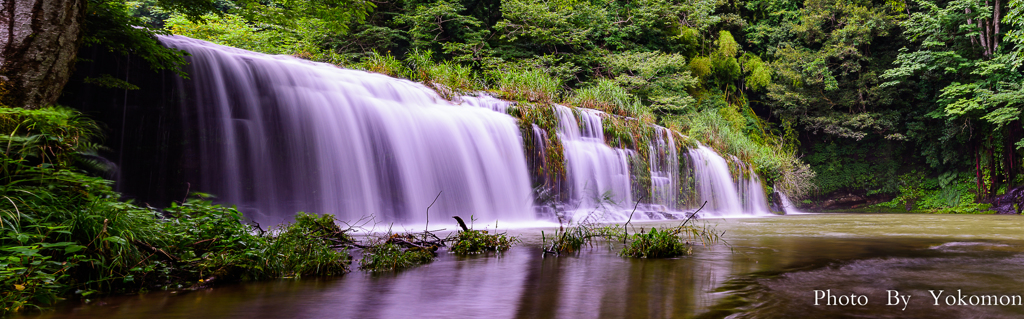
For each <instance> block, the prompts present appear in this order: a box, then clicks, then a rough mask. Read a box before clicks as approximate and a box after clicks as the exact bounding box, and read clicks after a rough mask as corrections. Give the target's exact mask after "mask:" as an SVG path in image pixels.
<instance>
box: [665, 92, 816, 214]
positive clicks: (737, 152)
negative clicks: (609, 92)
mask: <svg viewBox="0 0 1024 319" xmlns="http://www.w3.org/2000/svg"><path fill="white" fill-rule="evenodd" d="M716 113H717V112H713V110H707V111H703V112H700V113H696V114H693V115H691V116H689V117H687V118H685V119H683V120H681V121H680V123H679V124H678V125H679V126H680V127H687V128H688V130H686V131H685V132H686V133H687V134H688V135H689V136H691V137H694V138H696V139H698V140H700V141H702V142H704V143H705V144H706V145H708V146H709V147H711V148H713V149H715V150H717V151H718V152H720V153H725V154H732V155H734V156H736V157H737V158H739V159H740V160H741V161H743V162H745V163H747V164H749V165H751V166H752V167H753V168H754V170H755V171H756V172H757V173H758V174H759V175H761V176H762V177H764V178H765V180H766V181H767V182H768V183H769V184H770V185H774V187H775V189H776V190H778V191H783V192H785V193H786V194H787V195H788V196H789V197H791V198H802V197H803V196H806V195H808V194H809V192H810V191H812V190H813V189H815V188H816V187H821V186H820V184H818V183H817V181H816V180H815V176H816V171H814V170H812V169H811V167H810V166H808V165H807V164H805V163H803V162H802V161H800V160H799V159H797V157H796V154H795V151H794V150H793V149H792V148H790V147H787V145H786V142H785V141H784V140H782V139H777V138H773V139H772V140H769V143H764V144H762V143H758V142H755V141H754V140H752V139H751V138H749V137H747V136H746V135H744V134H743V133H742V132H741V131H739V130H737V128H736V125H734V123H730V122H728V121H727V120H726V119H725V118H723V117H722V116H720V115H719V114H716ZM765 144H767V145H765Z"/></svg>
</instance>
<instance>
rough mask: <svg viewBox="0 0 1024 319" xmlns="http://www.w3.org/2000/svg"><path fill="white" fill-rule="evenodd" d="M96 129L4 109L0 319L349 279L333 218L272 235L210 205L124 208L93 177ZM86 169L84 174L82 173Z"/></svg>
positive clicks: (306, 221)
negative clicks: (76, 306)
mask: <svg viewBox="0 0 1024 319" xmlns="http://www.w3.org/2000/svg"><path fill="white" fill-rule="evenodd" d="M95 128H96V125H95V123H93V122H91V121H89V120H88V119H86V118H84V117H82V116H81V115H80V114H79V113H78V112H76V111H73V110H69V109H61V108H47V109H41V110H22V109H5V108H0V129H2V130H3V131H0V136H2V137H0V147H4V148H5V149H4V150H3V152H2V153H3V155H2V156H0V165H2V170H0V185H2V186H0V247H2V248H0V315H5V314H8V313H12V312H17V311H23V310H26V309H41V308H43V307H47V306H50V305H52V304H54V303H55V302H57V301H59V300H61V299H63V298H67V297H74V298H88V297H90V296H91V295H94V294H108V293H123V292H137V291H142V290H147V289H154V288H156V289H167V288H187V287H189V286H191V285H192V283H195V282H206V284H208V279H210V278H211V277H213V278H215V279H216V280H218V281H223V280H228V281H230V280H252V279H266V278H277V277H292V276H301V275H337V274H342V273H344V272H346V271H347V267H346V265H347V263H348V257H347V254H346V252H345V251H336V250H335V248H336V247H338V246H339V245H344V244H345V243H346V241H349V242H350V241H351V238H350V237H348V235H347V234H346V232H347V231H348V230H342V229H340V228H339V227H338V226H337V225H336V223H335V219H334V217H333V216H331V215H324V216H320V217H317V216H315V215H306V214H299V215H298V216H297V219H296V222H295V223H293V224H289V225H282V226H279V227H277V228H275V229H272V230H271V231H269V232H262V231H257V230H258V229H257V228H254V227H253V226H249V225H247V224H245V223H244V222H243V220H242V215H241V214H240V213H239V212H238V211H237V210H236V209H234V208H227V207H222V206H218V205H213V204H212V203H210V202H209V201H205V200H203V199H195V198H194V199H189V200H188V201H186V202H185V203H182V204H180V205H179V204H172V206H171V207H170V208H168V209H166V211H160V210H156V209H153V208H148V207H147V208H143V207H139V206H136V205H133V204H132V203H130V202H122V201H120V200H119V199H120V194H118V193H116V192H114V191H113V190H112V189H111V188H110V183H111V182H110V181H107V180H104V179H101V178H97V177H92V176H88V175H86V174H84V173H83V172H82V171H80V169H79V168H78V167H81V164H87V163H88V160H87V159H88V158H87V157H86V156H84V153H85V152H91V151H93V150H95V147H94V145H95V144H92V140H94V139H95V132H97V131H98V130H96V129H95ZM76 164H77V165H76Z"/></svg>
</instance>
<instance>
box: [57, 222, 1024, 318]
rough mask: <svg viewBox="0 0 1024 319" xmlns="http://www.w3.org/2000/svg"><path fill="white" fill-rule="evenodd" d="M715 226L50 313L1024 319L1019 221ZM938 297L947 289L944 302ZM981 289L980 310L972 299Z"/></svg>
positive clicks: (529, 241) (527, 232) (1023, 228)
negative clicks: (641, 247) (638, 240)
mask: <svg viewBox="0 0 1024 319" xmlns="http://www.w3.org/2000/svg"><path fill="white" fill-rule="evenodd" d="M705 222H707V223H710V224H712V225H717V228H718V229H719V230H725V231H726V234H725V238H726V239H727V240H728V241H729V243H730V244H731V248H730V247H729V246H726V245H716V246H713V247H708V248H704V249H697V250H695V253H694V254H693V255H692V256H688V257H683V258H676V259H662V260H642V259H628V258H622V257H618V256H617V255H616V252H617V248H618V247H619V246H613V247H610V246H607V245H605V246H595V247H593V248H591V249H589V250H586V251H584V252H582V253H581V254H580V255H579V256H570V257H566V256H563V257H557V258H556V257H551V256H548V257H546V258H544V257H542V256H541V255H542V254H541V250H540V248H539V242H540V231H541V229H520V230H512V231H510V233H519V234H522V235H523V238H524V243H523V244H522V245H520V246H517V247H515V248H513V249H512V250H510V251H509V252H507V253H505V254H503V255H501V256H500V257H493V256H490V257H488V256H476V257H469V258H460V257H456V256H453V255H447V254H442V256H441V257H440V258H438V259H437V260H436V261H434V262H433V263H431V264H429V265H426V266H422V267H418V268H413V269H410V270H406V271H402V272H399V273H393V274H383V275H372V274H367V273H364V272H360V271H355V272H352V273H350V274H347V275H345V276H343V277H339V278H332V279H305V280H282V281H275V282H268V283H256V284H244V285H233V286H225V287H219V288H216V289H210V290H203V291H195V292H190V293H176V294H172V293H164V292H154V293H148V294H145V295H139V296H128V297H116V298H107V299H102V300H97V301H94V302H92V303H91V304H88V305H69V306H67V307H64V308H62V309H59V310H58V311H56V312H50V313H46V314H43V315H41V317H45V318H104V319H114V318H147V319H156V318H451V317H472V318H552V317H558V318H627V317H628V318H651V317H653V318H670V317H671V318H685V317H703V318H720V317H726V316H728V317H733V318H815V317H821V318H835V317H861V318H877V317H904V318H907V317H909V318H974V317H976V318H1000V317H1005V318H1011V317H1014V318H1017V317H1022V316H1024V305H977V304H978V303H979V302H980V300H981V299H980V298H981V296H994V297H995V298H999V297H1002V296H1007V297H1006V298H1013V297H1014V296H1016V295H1022V296H1024V276H1022V274H1024V218H1022V217H1020V216H993V215H975V216H968V215H899V214H885V215H875V214H817V215H795V216H779V217H767V218H750V219H709V220H705ZM658 225H662V224H658V223H646V224H644V223H639V224H637V227H641V226H642V227H648V228H649V227H652V226H658ZM545 231H547V232H550V231H551V230H550V229H545ZM816 290H818V292H816ZM825 290H828V292H827V293H829V294H831V295H833V296H834V297H836V298H835V302H837V303H838V302H842V301H843V300H845V299H843V298H846V299H849V296H850V295H851V294H855V295H856V296H854V300H859V301H861V302H863V301H866V302H867V304H866V305H864V306H860V305H857V306H853V305H847V306H839V305H835V306H828V305H826V303H827V302H828V299H829V298H827V296H826V297H823V298H821V299H817V300H816V297H821V296H825V294H826V291H825ZM930 290H931V292H930ZM940 290H941V292H940ZM958 290H959V294H958ZM893 291H894V292H895V293H898V294H899V295H898V296H896V297H895V298H896V299H895V300H898V301H896V302H894V301H893V299H892V298H891V297H890V295H892V294H893ZM933 294H940V295H939V299H938V305H935V303H936V299H935V298H934V297H933ZM908 295H909V296H910V297H909V299H903V298H906V297H907V296H908ZM949 295H953V296H954V297H952V299H947V298H948V297H947V296H949ZM972 295H974V296H977V297H975V299H974V301H975V304H976V305H970V303H971V301H972V300H971V297H970V296H972ZM839 296H845V297H843V298H840V297H839ZM860 296H863V297H860ZM958 298H962V299H963V300H964V303H965V304H964V305H959V302H960V301H959V299H958ZM903 300H906V301H907V302H904V301H903ZM950 300H952V302H953V304H954V305H952V306H951V305H948V304H947V302H949V301H950ZM996 300H997V303H998V299H996ZM1003 300H1004V301H1006V300H1009V299H1003ZM816 301H817V302H818V303H819V305H815V302H816ZM1011 303H1012V302H1011ZM887 304H893V305H887Z"/></svg>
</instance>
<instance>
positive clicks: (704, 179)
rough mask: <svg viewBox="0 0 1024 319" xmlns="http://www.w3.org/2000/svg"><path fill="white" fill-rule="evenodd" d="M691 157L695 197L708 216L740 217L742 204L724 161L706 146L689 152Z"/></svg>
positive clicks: (699, 146) (700, 146)
mask: <svg viewBox="0 0 1024 319" xmlns="http://www.w3.org/2000/svg"><path fill="white" fill-rule="evenodd" d="M690 156H692V157H693V161H694V164H693V173H694V176H695V179H696V180H697V195H698V197H699V198H700V202H704V201H707V205H706V206H705V207H704V209H705V210H707V211H708V214H709V215H714V216H729V215H742V214H743V202H742V201H741V200H740V197H739V195H738V194H737V191H736V185H735V184H734V183H733V180H732V176H731V175H730V173H729V164H728V163H726V162H725V159H724V158H722V157H721V156H719V155H718V153H715V151H713V150H711V149H710V148H708V147H707V146H704V145H698V146H697V148H695V149H692V150H690Z"/></svg>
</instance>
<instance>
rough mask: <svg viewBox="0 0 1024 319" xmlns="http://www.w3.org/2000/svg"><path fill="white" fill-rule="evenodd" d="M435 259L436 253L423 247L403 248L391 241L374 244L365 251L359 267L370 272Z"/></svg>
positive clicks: (403, 267)
mask: <svg viewBox="0 0 1024 319" xmlns="http://www.w3.org/2000/svg"><path fill="white" fill-rule="evenodd" d="M431 261H434V253H433V252H431V251H428V250H422V249H403V248H402V247H401V246H398V245H396V244H393V243H389V242H382V243H379V244H376V245H372V246H370V247H369V248H367V249H366V251H365V252H363V258H362V259H360V260H359V269H362V270H366V271H370V272H384V271H396V270H402V269H406V268H410V267H415V266H418V265H422V264H426V263H430V262H431Z"/></svg>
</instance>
